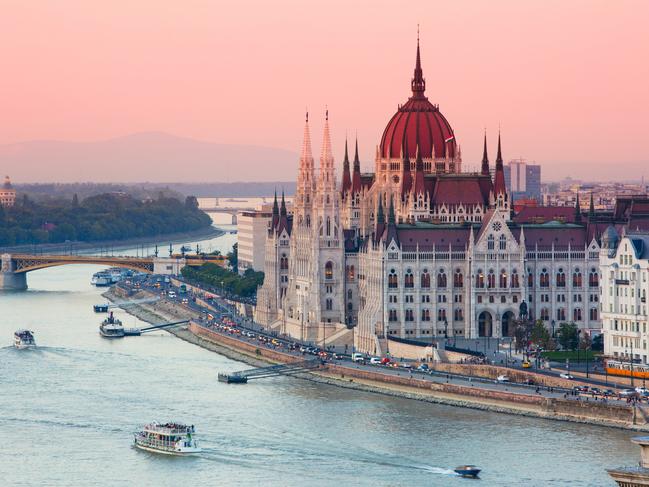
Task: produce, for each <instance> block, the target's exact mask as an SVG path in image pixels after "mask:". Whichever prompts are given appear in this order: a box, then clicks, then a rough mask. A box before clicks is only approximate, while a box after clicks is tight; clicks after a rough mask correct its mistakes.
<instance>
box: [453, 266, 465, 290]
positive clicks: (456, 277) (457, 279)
mask: <svg viewBox="0 0 649 487" xmlns="http://www.w3.org/2000/svg"><path fill="white" fill-rule="evenodd" d="M462 286H464V278H463V276H462V271H461V270H460V269H455V274H453V287H458V288H459V287H462Z"/></svg>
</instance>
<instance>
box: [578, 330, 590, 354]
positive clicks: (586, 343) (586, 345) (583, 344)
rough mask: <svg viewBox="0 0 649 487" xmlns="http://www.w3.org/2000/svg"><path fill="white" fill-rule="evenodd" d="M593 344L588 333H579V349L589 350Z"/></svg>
mask: <svg viewBox="0 0 649 487" xmlns="http://www.w3.org/2000/svg"><path fill="white" fill-rule="evenodd" d="M592 346H593V340H592V339H591V338H590V335H589V334H588V333H581V334H580V340H579V348H580V349H581V350H589V349H590V348H591V347H592Z"/></svg>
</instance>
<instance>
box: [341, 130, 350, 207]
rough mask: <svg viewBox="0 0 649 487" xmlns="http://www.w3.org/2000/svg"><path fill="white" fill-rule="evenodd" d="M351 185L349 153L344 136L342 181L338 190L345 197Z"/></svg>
mask: <svg viewBox="0 0 649 487" xmlns="http://www.w3.org/2000/svg"><path fill="white" fill-rule="evenodd" d="M351 187H352V179H351V176H350V174H349V153H348V151H347V139H346V138H345V159H344V160H343V181H342V185H341V188H340V192H341V194H342V195H343V198H344V197H345V194H346V193H347V192H348V191H349V190H350V189H351Z"/></svg>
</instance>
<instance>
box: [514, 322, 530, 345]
mask: <svg viewBox="0 0 649 487" xmlns="http://www.w3.org/2000/svg"><path fill="white" fill-rule="evenodd" d="M513 325H514V339H515V340H516V351H517V352H519V351H521V350H525V349H527V346H528V344H529V342H530V336H531V333H532V329H533V327H534V322H533V321H530V320H521V319H518V320H514V322H513Z"/></svg>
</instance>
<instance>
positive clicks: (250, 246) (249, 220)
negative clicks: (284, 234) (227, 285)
mask: <svg viewBox="0 0 649 487" xmlns="http://www.w3.org/2000/svg"><path fill="white" fill-rule="evenodd" d="M271 216H272V213H271V212H270V211H267V210H254V211H242V212H241V213H239V214H238V215H237V247H238V264H239V273H244V272H245V271H246V270H248V269H252V270H254V271H263V270H264V259H265V246H266V235H267V233H268V225H269V223H270V219H271Z"/></svg>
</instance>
